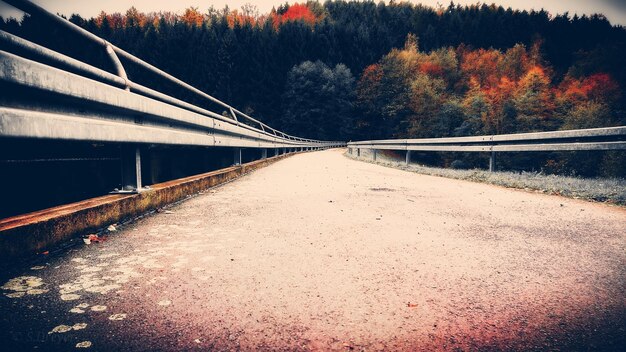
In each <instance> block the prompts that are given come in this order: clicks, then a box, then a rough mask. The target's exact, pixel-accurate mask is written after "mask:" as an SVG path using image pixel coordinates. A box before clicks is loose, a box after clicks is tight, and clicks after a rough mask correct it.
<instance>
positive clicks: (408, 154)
mask: <svg viewBox="0 0 626 352" xmlns="http://www.w3.org/2000/svg"><path fill="white" fill-rule="evenodd" d="M410 163H411V151H410V150H407V151H406V165H407V166H409V164H410Z"/></svg>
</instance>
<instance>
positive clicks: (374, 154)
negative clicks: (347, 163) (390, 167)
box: [372, 149, 377, 161]
mask: <svg viewBox="0 0 626 352" xmlns="http://www.w3.org/2000/svg"><path fill="white" fill-rule="evenodd" d="M376 154H377V150H376V149H372V160H374V161H376Z"/></svg>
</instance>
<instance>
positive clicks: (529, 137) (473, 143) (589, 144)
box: [348, 126, 626, 171]
mask: <svg viewBox="0 0 626 352" xmlns="http://www.w3.org/2000/svg"><path fill="white" fill-rule="evenodd" d="M355 149H356V153H357V155H358V156H360V150H361V149H370V150H373V153H372V157H373V158H374V160H376V150H404V151H406V163H407V164H408V163H409V162H410V158H411V151H430V152H435V151H436V152H487V153H491V156H490V158H489V171H494V168H495V158H496V153H497V152H545V151H578V150H624V149H626V126H619V127H606V128H591V129H581V130H567V131H554V132H536V133H519V134H502V135H488V136H476V137H452V138H425V139H386V140H373V141H359V142H349V143H348V151H349V153H351V154H353V153H354V150H355Z"/></svg>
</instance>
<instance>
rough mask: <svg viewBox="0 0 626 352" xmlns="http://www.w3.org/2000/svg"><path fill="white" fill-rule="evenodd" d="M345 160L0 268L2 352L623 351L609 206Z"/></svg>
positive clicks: (624, 277) (208, 198)
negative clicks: (99, 240) (98, 240)
mask: <svg viewBox="0 0 626 352" xmlns="http://www.w3.org/2000/svg"><path fill="white" fill-rule="evenodd" d="M342 152H343V151H342V150H328V151H322V152H313V153H306V154H299V155H296V156H293V157H290V158H287V159H284V160H281V161H279V162H277V163H275V164H273V165H271V166H269V167H266V168H264V169H261V170H257V171H255V172H254V173H252V174H249V175H247V176H245V177H243V178H241V179H239V180H236V181H234V182H232V183H229V184H226V185H223V186H220V187H218V188H215V189H213V190H208V191H206V192H204V193H203V194H201V195H198V196H197V197H194V198H192V199H189V200H187V201H185V202H182V203H180V204H177V205H174V206H172V207H170V208H168V209H166V210H163V211H161V212H159V213H155V214H153V215H149V216H146V217H144V218H142V219H139V220H137V221H134V222H133V223H130V224H127V225H124V226H117V227H116V228H115V231H112V232H111V233H110V234H108V238H107V240H106V241H105V242H102V243H91V244H89V245H86V244H85V245H80V246H77V247H74V248H71V249H68V250H66V251H64V252H62V253H61V254H59V255H54V256H47V257H45V256H44V257H42V258H41V259H39V260H38V261H36V262H29V263H23V264H19V265H15V266H14V267H12V268H8V269H6V270H4V271H3V272H2V274H0V285H2V286H1V288H0V340H2V344H3V346H5V347H3V349H4V348H8V350H28V349H33V348H37V349H38V350H44V351H46V350H55V351H56V350H75V349H77V348H78V349H81V348H87V349H89V350H93V351H116V350H118V351H158V350H162V351H181V350H199V351H206V350H219V351H221V350H285V351H291V350H339V351H350V350H368V351H369V350H450V351H455V350H464V351H468V350H557V349H559V350H620V349H621V348H623V346H624V344H625V343H626V337H625V336H626V331H625V326H626V295H625V288H626V266H625V264H626V250H625V249H626V226H625V224H626V211H625V210H624V209H623V208H618V207H611V206H607V205H603V204H594V203H589V202H585V201H581V200H574V199H567V198H562V197H558V196H548V195H542V194H537V193H531V192H525V191H520V190H510V189H505V188H501V187H496V186H491V185H485V184H478V183H471V182H467V181H459V180H451V179H445V178H438V177H431V176H423V175H418V174H414V173H409V172H405V171H401V170H396V169H391V168H385V167H382V166H378V165H373V164H369V163H363V162H359V161H355V160H351V159H348V158H346V157H344V156H343V155H342ZM111 229H112V230H113V228H111Z"/></svg>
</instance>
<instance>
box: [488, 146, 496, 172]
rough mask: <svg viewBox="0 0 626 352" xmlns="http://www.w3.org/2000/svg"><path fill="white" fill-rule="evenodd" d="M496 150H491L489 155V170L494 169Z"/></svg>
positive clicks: (492, 170)
mask: <svg viewBox="0 0 626 352" xmlns="http://www.w3.org/2000/svg"><path fill="white" fill-rule="evenodd" d="M495 169H496V152H494V151H491V155H490V156H489V172H494V171H496V170H495Z"/></svg>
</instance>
